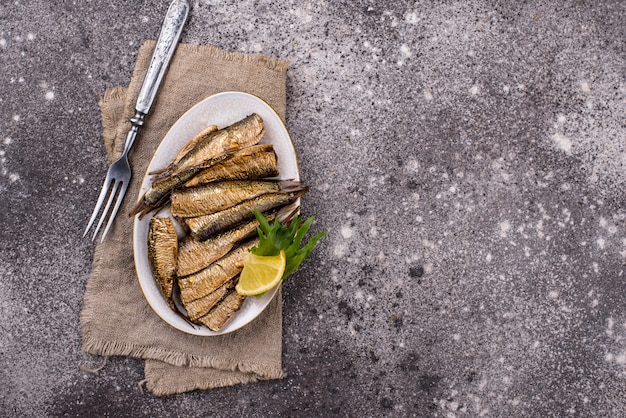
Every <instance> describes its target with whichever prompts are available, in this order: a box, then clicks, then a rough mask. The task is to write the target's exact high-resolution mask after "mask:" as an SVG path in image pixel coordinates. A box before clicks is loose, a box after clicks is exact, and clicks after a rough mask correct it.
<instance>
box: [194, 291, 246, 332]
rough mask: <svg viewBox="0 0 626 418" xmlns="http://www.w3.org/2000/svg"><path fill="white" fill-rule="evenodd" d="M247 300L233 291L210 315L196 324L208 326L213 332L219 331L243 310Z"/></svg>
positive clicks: (203, 317) (201, 318)
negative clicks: (242, 306)
mask: <svg viewBox="0 0 626 418" xmlns="http://www.w3.org/2000/svg"><path fill="white" fill-rule="evenodd" d="M245 298H246V297H245V296H241V295H240V294H239V293H237V292H236V291H231V292H230V293H229V294H228V295H226V297H225V298H224V299H222V301H221V302H220V303H218V304H217V306H215V307H214V308H213V309H211V310H210V311H209V313H208V314H206V315H204V316H202V317H200V318H199V319H198V320H197V321H196V322H198V323H200V324H203V325H205V326H207V327H208V328H209V329H210V330H211V331H219V330H220V329H222V327H224V325H226V324H227V323H228V321H230V319H231V318H232V317H233V315H234V314H235V312H237V310H239V308H241V305H242V304H243V301H244V300H245Z"/></svg>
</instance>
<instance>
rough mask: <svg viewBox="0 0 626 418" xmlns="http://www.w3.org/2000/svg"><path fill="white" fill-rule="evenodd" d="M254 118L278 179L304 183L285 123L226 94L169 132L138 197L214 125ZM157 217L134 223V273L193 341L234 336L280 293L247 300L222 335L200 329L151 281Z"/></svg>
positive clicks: (162, 312) (247, 98)
mask: <svg viewBox="0 0 626 418" xmlns="http://www.w3.org/2000/svg"><path fill="white" fill-rule="evenodd" d="M251 113H257V114H259V116H261V118H263V122H264V126H265V136H264V137H263V140H262V141H261V143H271V144H272V145H274V151H275V152H276V155H277V158H278V172H279V173H280V174H279V176H278V177H279V178H280V179H282V180H288V179H294V180H300V175H299V173H298V162H297V160H296V153H295V150H294V148H293V143H292V142H291V137H290V136H289V132H287V128H286V127H285V125H284V123H283V122H282V120H281V119H280V117H279V116H278V115H277V114H276V112H275V111H274V110H273V109H272V108H271V107H270V106H269V105H268V104H267V103H265V102H264V101H263V100H261V99H259V98H258V97H256V96H253V95H251V94H247V93H242V92H224V93H219V94H215V95H213V96H210V97H208V98H206V99H204V100H203V101H201V102H200V103H198V104H197V105H195V106H194V107H192V108H191V109H189V110H188V111H187V112H186V113H185V114H184V115H183V116H181V117H180V119H178V121H177V122H176V123H175V124H174V125H173V126H172V127H171V128H170V130H169V131H168V133H167V134H166V135H165V138H163V141H161V144H160V145H159V148H158V149H157V150H156V152H155V153H154V156H153V157H152V161H151V162H150V165H149V166H148V169H147V171H146V175H145V176H144V179H143V183H142V185H141V190H140V194H139V196H143V194H144V193H145V192H146V190H148V189H149V188H150V183H151V176H150V175H148V173H149V172H152V171H154V170H157V169H160V168H163V167H165V166H167V165H168V164H169V163H170V162H171V161H172V160H173V159H174V157H175V156H176V154H177V153H178V151H179V150H180V149H181V148H182V147H183V146H184V145H185V144H186V143H187V142H189V141H190V140H191V139H192V138H193V137H194V136H195V135H196V134H197V133H199V132H200V131H202V130H203V129H204V128H206V127H207V126H209V125H217V126H218V127H219V128H223V127H225V126H228V125H231V124H232V123H234V122H236V121H238V120H241V119H243V118H244V117H246V116H248V115H249V114H251ZM157 215H159V216H167V215H169V208H164V209H163V210H161V211H160V212H159V213H158V214H157ZM152 216H155V214H154V213H153V214H148V215H146V216H144V218H143V219H139V216H136V217H135V225H134V230H133V242H134V245H133V247H134V255H135V267H136V269H137V276H138V277H139V285H140V286H141V290H142V292H143V294H144V296H145V297H146V300H147V301H148V304H149V305H150V306H151V307H152V309H153V310H154V311H155V312H156V313H157V315H159V316H160V317H161V318H162V319H163V320H164V321H165V322H167V323H168V324H170V325H171V326H173V327H174V328H176V329H179V330H180V331H184V332H187V333H189V334H194V335H202V336H212V335H222V334H227V333H229V332H232V331H235V330H237V329H239V328H241V327H243V326H244V325H246V324H248V323H250V322H251V321H252V320H253V319H254V318H256V317H257V316H258V315H259V314H260V313H261V312H263V310H264V309H265V308H266V307H267V305H268V304H269V303H270V301H271V300H272V298H274V296H275V295H276V292H277V291H278V286H277V287H275V288H274V289H272V290H270V291H269V292H267V293H265V294H264V295H263V296H262V297H260V298H256V297H248V298H246V299H245V301H244V303H243V305H242V306H241V308H240V309H239V311H237V312H236V313H235V315H234V317H233V318H232V319H231V320H230V321H229V322H228V323H227V324H226V325H225V326H224V327H223V328H222V329H221V330H219V331H218V332H214V331H211V330H210V329H209V328H207V327H205V326H202V325H197V326H195V327H194V326H193V325H191V324H189V323H188V322H187V321H185V320H184V319H183V318H181V317H180V316H179V315H177V314H176V313H174V312H173V311H172V310H171V309H170V307H169V306H168V305H167V303H166V302H165V298H163V296H162V295H161V292H160V290H159V288H158V287H157V284H156V281H155V280H154V277H153V276H152V270H151V268H150V261H149V260H148V228H149V223H150V218H151V217H152Z"/></svg>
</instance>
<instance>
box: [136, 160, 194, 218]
mask: <svg viewBox="0 0 626 418" xmlns="http://www.w3.org/2000/svg"><path fill="white" fill-rule="evenodd" d="M201 170H202V168H196V169H192V170H188V171H186V172H184V173H180V174H178V175H175V176H172V177H166V178H164V179H161V180H157V181H155V182H154V183H153V184H152V186H150V188H149V189H148V190H147V191H146V193H145V194H144V195H143V197H142V198H141V200H139V202H137V205H136V206H135V207H134V208H133V210H132V211H130V216H135V215H137V214H139V219H142V218H143V217H144V216H145V215H146V214H148V213H150V212H151V211H153V210H158V209H160V208H161V207H163V206H165V205H166V204H167V202H168V201H169V197H170V194H171V192H172V190H173V189H175V188H176V187H178V186H180V185H182V184H183V183H185V182H186V181H187V180H189V179H190V178H192V177H193V176H195V175H196V174H197V173H199V172H200V171H201Z"/></svg>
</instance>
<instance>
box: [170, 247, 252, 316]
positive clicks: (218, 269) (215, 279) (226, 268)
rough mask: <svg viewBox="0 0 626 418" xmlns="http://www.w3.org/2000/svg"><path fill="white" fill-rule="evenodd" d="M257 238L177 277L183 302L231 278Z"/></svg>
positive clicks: (236, 272) (240, 268)
mask: <svg viewBox="0 0 626 418" xmlns="http://www.w3.org/2000/svg"><path fill="white" fill-rule="evenodd" d="M257 242H258V240H257V239H254V240H252V241H249V242H246V243H245V244H244V245H242V246H240V247H237V248H235V249H234V250H232V251H231V252H229V253H228V254H226V255H225V256H224V257H222V258H220V259H219V260H217V261H216V262H214V263H213V264H211V265H210V266H208V267H207V268H205V269H203V270H200V271H199V272H197V273H195V274H192V275H189V276H186V277H182V278H179V279H178V286H179V287H180V298H181V300H182V301H183V303H184V304H186V303H189V302H191V301H194V300H196V299H199V298H201V297H204V296H206V295H208V294H210V293H211V292H214V291H215V290H217V288H218V287H220V286H221V285H223V284H224V283H226V282H227V281H228V280H230V279H232V278H233V277H235V276H236V275H238V274H239V273H241V270H242V269H243V259H244V257H245V256H246V254H247V253H248V251H249V250H250V248H252V247H253V246H255V245H256V244H257Z"/></svg>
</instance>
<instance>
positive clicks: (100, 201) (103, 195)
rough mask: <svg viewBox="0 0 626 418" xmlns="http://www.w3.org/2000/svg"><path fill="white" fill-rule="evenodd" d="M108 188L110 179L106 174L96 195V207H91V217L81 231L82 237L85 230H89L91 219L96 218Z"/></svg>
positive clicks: (85, 233) (91, 223)
mask: <svg viewBox="0 0 626 418" xmlns="http://www.w3.org/2000/svg"><path fill="white" fill-rule="evenodd" d="M110 188H111V179H110V178H109V176H108V175H107V177H106V178H105V179H104V184H103V185H102V190H101V191H100V197H98V203H96V207H95V208H93V213H92V214H91V219H89V223H88V224H87V228H86V229H85V232H84V233H83V238H84V237H85V236H86V235H87V232H89V228H91V225H93V221H95V220H96V216H98V212H99V211H100V208H102V202H104V198H105V197H106V195H107V192H108V191H109V189H110Z"/></svg>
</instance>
